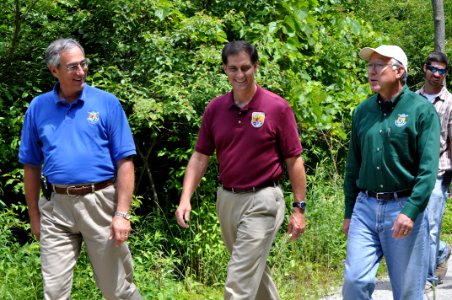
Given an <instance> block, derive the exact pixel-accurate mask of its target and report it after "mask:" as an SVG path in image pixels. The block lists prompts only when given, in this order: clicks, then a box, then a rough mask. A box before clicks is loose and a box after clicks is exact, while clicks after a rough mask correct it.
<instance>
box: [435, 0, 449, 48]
mask: <svg viewBox="0 0 452 300" xmlns="http://www.w3.org/2000/svg"><path fill="white" fill-rule="evenodd" d="M432 7H433V22H434V25H435V51H437V52H443V53H445V46H444V44H445V40H446V29H445V21H444V5H443V0H432Z"/></svg>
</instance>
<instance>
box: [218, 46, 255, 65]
mask: <svg viewBox="0 0 452 300" xmlns="http://www.w3.org/2000/svg"><path fill="white" fill-rule="evenodd" d="M240 52H246V53H247V54H248V55H249V56H250V59H251V63H252V64H253V65H254V64H256V63H257V61H258V60H259V55H258V54H257V49H256V47H254V46H253V45H251V44H250V43H248V42H247V41H233V42H229V43H227V44H226V45H225V46H224V47H223V51H222V52H221V59H222V60H223V64H224V65H226V64H227V63H228V57H229V56H230V55H236V54H239V53H240Z"/></svg>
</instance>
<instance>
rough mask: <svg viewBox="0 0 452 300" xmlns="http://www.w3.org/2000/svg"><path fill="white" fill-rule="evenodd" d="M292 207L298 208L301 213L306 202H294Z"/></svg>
mask: <svg viewBox="0 0 452 300" xmlns="http://www.w3.org/2000/svg"><path fill="white" fill-rule="evenodd" d="M292 207H298V208H299V209H301V210H302V211H304V210H305V209H306V201H296V202H294V203H293V204H292Z"/></svg>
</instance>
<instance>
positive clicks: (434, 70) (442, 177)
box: [417, 52, 452, 292]
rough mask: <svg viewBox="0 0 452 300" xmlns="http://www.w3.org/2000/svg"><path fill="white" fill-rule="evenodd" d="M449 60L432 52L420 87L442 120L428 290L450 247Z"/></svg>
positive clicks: (439, 276) (430, 208)
mask: <svg viewBox="0 0 452 300" xmlns="http://www.w3.org/2000/svg"><path fill="white" fill-rule="evenodd" d="M448 69H449V60H448V59H447V56H446V55H445V54H444V53H441V52H433V53H431V54H430V55H429V56H428V57H427V59H426V61H425V64H424V72H425V82H424V86H423V87H422V88H421V89H420V90H418V91H417V93H418V94H420V95H422V96H424V97H425V98H427V99H428V100H429V101H430V102H431V103H433V105H434V106H435V109H436V111H437V112H438V116H439V118H440V121H441V135H440V155H439V168H438V176H437V178H436V183H435V187H434V188H433V191H432V194H431V195H430V200H429V202H428V205H427V215H428V223H429V228H430V257H429V265H428V276H427V284H426V286H425V291H426V292H429V291H430V290H432V289H433V287H435V286H436V285H438V284H441V283H442V281H443V279H444V277H445V276H446V272H447V263H448V260H449V257H450V253H451V248H450V246H449V245H448V244H446V243H445V242H444V241H441V240H440V234H441V224H442V219H443V214H444V208H445V206H446V199H447V198H448V195H449V186H450V182H451V178H452V152H451V151H452V147H451V143H452V94H451V93H449V91H448V90H447V89H446V87H445V86H444V83H445V78H446V76H447V74H448Z"/></svg>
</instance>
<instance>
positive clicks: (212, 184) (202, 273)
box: [0, 0, 452, 299]
mask: <svg viewBox="0 0 452 300" xmlns="http://www.w3.org/2000/svg"><path fill="white" fill-rule="evenodd" d="M450 4H451V3H450V0H446V1H444V9H445V19H446V20H450V19H451V18H452V6H451V5H450ZM449 32H452V25H451V24H450V23H446V33H449ZM58 37H73V38H75V39H77V40H79V41H80V42H81V44H82V45H84V47H85V50H86V53H87V57H88V58H90V60H91V61H92V64H91V65H90V71H89V77H88V79H87V81H88V83H89V84H91V85H94V86H97V87H100V88H102V89H105V90H107V91H109V92H112V93H114V94H116V95H117V96H118V98H120V100H121V101H122V104H123V107H124V109H125V110H126V113H127V115H128V116H129V121H130V124H131V127H132V130H133V133H134V137H135V142H136V146H137V150H138V155H137V158H136V160H135V163H136V175H137V176H136V191H135V195H136V196H135V198H134V202H133V209H134V211H133V228H134V231H133V235H132V236H131V239H130V242H129V245H130V248H131V250H132V252H133V255H134V264H135V282H136V284H137V285H138V287H139V289H140V291H141V292H142V294H143V296H144V297H145V299H222V287H223V282H224V279H225V274H226V265H227V261H228V254H227V252H226V249H225V247H224V245H223V243H222V241H221V237H220V232H219V224H218V222H217V218H216V213H215V189H216V186H217V182H216V175H217V164H216V160H215V158H212V161H211V165H210V167H209V170H208V172H207V174H206V175H205V177H204V178H203V181H202V184H201V185H200V187H199V188H198V190H197V192H196V194H195V195H194V198H193V209H194V211H193V214H192V219H191V226H190V228H189V229H188V230H184V229H181V228H179V227H178V226H177V224H176V222H175V220H174V210H175V207H176V205H177V204H178V200H179V199H178V197H179V193H180V189H181V183H182V176H183V174H184V168H185V165H186V163H187V160H188V158H189V156H190V154H191V152H192V149H193V145H194V142H195V140H196V136H197V132H198V129H199V124H200V119H201V117H202V113H203V109H204V107H205V105H206V104H207V103H208V102H209V101H210V99H212V98H213V97H215V96H217V95H219V94H222V93H224V92H226V91H228V90H229V89H230V87H229V84H228V82H227V79H226V76H225V75H224V74H223V72H222V68H221V58H220V52H221V49H222V47H223V45H224V44H225V43H226V42H227V41H231V40H236V39H245V40H248V41H250V42H251V43H253V44H255V45H256V46H257V48H258V50H259V54H260V65H259V74H258V77H257V81H258V83H259V84H260V85H261V86H263V87H265V88H267V89H269V90H271V91H273V92H275V93H278V94H280V95H281V96H283V97H284V98H285V99H287V101H288V102H289V103H290V105H291V106H292V107H293V109H294V112H295V115H296V118H297V120H298V122H299V128H300V132H301V139H302V143H303V146H304V149H305V150H304V154H303V157H304V159H305V162H306V167H307V174H308V196H307V200H308V209H307V212H306V215H307V221H308V225H307V226H308V227H307V231H306V234H305V235H304V236H303V237H302V238H301V239H300V240H299V241H297V242H289V241H288V238H287V235H285V234H284V231H285V226H286V225H287V220H286V222H285V224H284V225H283V228H282V229H281V232H280V234H279V235H278V236H277V239H276V241H275V244H274V246H273V248H272V252H271V256H270V259H269V260H270V265H271V268H272V270H273V274H274V278H275V280H276V282H277V285H278V286H279V288H280V293H281V297H282V298H283V299H318V298H320V297H321V296H322V295H325V294H326V293H328V292H330V291H331V289H334V288H335V287H336V286H338V285H339V284H340V281H341V278H342V266H343V261H344V258H345V238H344V236H343V235H342V233H341V224H342V214H343V193H342V176H343V170H344V158H345V154H346V152H347V143H348V137H349V129H350V120H351V113H352V111H353V108H354V107H355V106H356V105H357V104H358V103H359V102H360V101H362V100H364V99H365V98H366V97H367V96H369V94H370V92H371V91H370V89H369V88H368V84H367V76H366V74H367V72H366V67H365V62H363V61H361V60H360V59H359V58H358V52H359V49H360V48H362V47H364V46H378V45H380V44H383V43H386V44H397V45H399V46H401V47H402V48H403V49H404V50H405V51H406V53H407V55H408V57H409V63H410V66H409V78H408V85H409V86H410V87H411V88H412V89H418V88H420V86H421V84H422V80H423V78H422V64H423V61H424V59H425V57H426V56H427V54H428V53H429V52H431V51H432V50H433V48H434V31H433V12H432V7H431V3H430V1H425V0H410V1H386V0H373V1H370V0H354V1H352V0H298V1H295V0H253V1H250V0H241V1H222V0H191V1H184V0H141V1H134V0H108V1H106V0H89V1H88V0H3V1H1V2H0V112H1V113H0V175H1V176H0V221H1V222H0V226H1V230H0V298H1V299H42V298H43V294H42V281H41V274H40V262H39V243H38V242H37V241H36V240H35V239H33V238H32V237H31V235H30V231H29V225H28V215H27V211H26V206H25V200H24V197H23V184H22V166H21V165H20V164H19V163H18V162H17V151H18V145H19V142H20V141H19V139H20V130H21V125H22V121H23V115H24V112H25V111H26V109H27V107H28V104H29V103H30V101H31V100H32V99H33V97H34V96H36V95H38V94H40V93H42V92H44V91H48V90H50V89H51V88H52V87H53V85H54V83H55V80H54V78H52V77H51V75H50V73H49V72H48V70H47V69H46V66H45V63H44V51H45V49H46V47H47V46H48V44H49V43H50V42H51V41H52V40H54V39H56V38H58ZM446 38H447V40H446V52H447V54H448V55H449V57H452V50H451V49H450V46H449V45H450V37H447V36H446ZM448 85H449V86H450V79H448ZM284 187H285V190H286V192H287V194H286V195H287V197H286V200H287V203H288V204H290V203H291V201H292V200H291V196H290V193H289V191H290V186H289V185H288V183H287V181H284ZM288 207H289V205H288ZM287 210H288V212H287V216H288V215H289V210H290V209H289V208H288V209H287ZM451 210H452V208H451V206H450V203H449V207H448V211H447V212H446V217H445V220H444V233H445V235H444V236H445V237H446V239H448V240H449V241H452V238H451V235H452V213H451ZM73 299H102V296H101V295H100V293H99V292H98V290H97V289H96V287H95V283H94V278H93V274H92V270H91V267H90V264H89V260H88V259H87V257H86V254H85V252H83V253H82V255H81V257H80V260H79V263H78V264H77V266H76V271H75V275H74V288H73Z"/></svg>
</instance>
